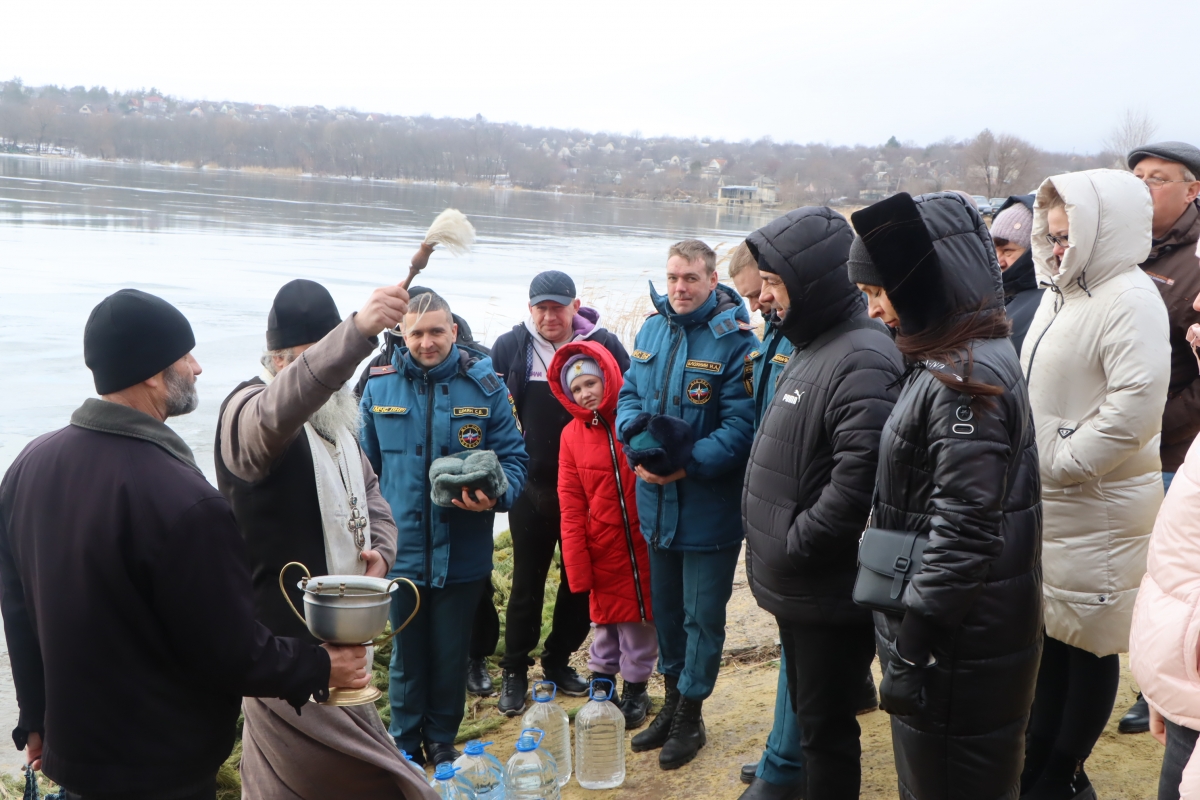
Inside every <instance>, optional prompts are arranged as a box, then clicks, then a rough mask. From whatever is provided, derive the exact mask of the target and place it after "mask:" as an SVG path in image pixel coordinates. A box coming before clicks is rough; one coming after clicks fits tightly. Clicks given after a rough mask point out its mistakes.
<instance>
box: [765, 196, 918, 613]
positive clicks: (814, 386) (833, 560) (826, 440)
mask: <svg viewBox="0 0 1200 800" xmlns="http://www.w3.org/2000/svg"><path fill="white" fill-rule="evenodd" d="M853 240H854V234H853V232H852V231H851V230H850V225H849V223H847V222H846V220H845V219H844V218H843V217H842V216H841V215H840V214H838V213H837V212H835V211H831V210H830V209H828V208H801V209H797V210H796V211H792V212H790V213H788V214H787V215H785V216H783V217H780V218H779V219H777V220H775V221H774V222H772V223H771V224H769V225H767V226H766V227H764V228H762V229H761V230H758V231H755V232H754V233H752V234H750V236H749V237H747V239H746V244H747V246H748V247H749V248H750V250H751V252H752V253H754V255H755V257H756V258H757V259H758V263H759V264H760V268H761V269H765V270H768V271H770V272H774V273H776V274H777V275H779V277H780V278H781V279H782V280H783V283H784V285H785V286H786V287H787V290H788V296H789V298H790V300H791V308H790V309H789V310H788V312H787V316H786V318H785V319H784V320H783V322H782V324H781V325H780V331H781V332H782V333H783V334H784V335H785V336H787V337H788V339H789V340H791V342H792V343H793V344H794V345H795V346H796V350H795V351H794V352H793V353H792V355H791V359H790V361H789V362H788V365H787V367H786V368H785V369H784V372H783V374H782V376H780V379H779V384H778V386H777V387H776V390H775V396H774V398H773V399H772V401H771V404H770V406H768V408H767V410H766V413H765V414H764V415H763V421H762V424H761V425H760V426H759V428H758V432H757V435H756V436H755V438H754V445H753V448H752V449H751V451H750V464H749V467H748V469H747V470H746V480H745V486H744V489H743V492H742V522H743V526H744V528H745V531H746V542H747V545H748V547H747V555H746V567H747V570H746V571H747V575H748V576H749V580H750V587H751V589H752V590H753V591H754V597H755V599H756V600H757V601H758V604H759V605H760V606H762V607H763V608H764V609H766V610H767V611H769V612H771V613H772V614H774V615H775V616H777V617H781V618H784V619H789V620H792V621H796V622H814V623H818V622H823V623H841V622H848V621H854V620H862V621H865V620H866V619H867V617H868V616H869V612H867V610H866V609H863V608H860V607H858V606H856V605H855V604H854V602H853V601H852V600H851V599H850V592H851V589H853V587H854V576H855V574H856V572H857V568H856V565H857V562H858V537H859V535H860V534H861V533H862V529H863V525H864V524H865V523H866V521H867V513H868V509H869V506H870V504H871V491H872V488H873V486H874V483H875V466H876V458H877V456H878V452H879V432H880V430H881V429H882V428H883V424H884V422H885V421H886V420H887V418H888V414H890V413H891V410H892V404H893V403H895V401H896V397H897V395H898V394H899V388H898V387H899V378H900V375H901V374H902V373H903V365H902V362H901V359H900V354H899V352H897V350H896V346H895V345H894V344H892V338H891V336H889V335H888V333H887V332H886V330H885V329H884V327H883V326H882V325H881V324H879V323H877V322H873V321H871V320H870V319H868V318H867V316H866V313H865V311H866V306H865V303H864V302H863V299H862V294H861V293H860V292H859V291H858V289H856V288H855V287H854V284H852V283H850V279H849V278H848V277H847V275H846V257H847V255H848V254H849V252H850V243H851V242H852V241H853Z"/></svg>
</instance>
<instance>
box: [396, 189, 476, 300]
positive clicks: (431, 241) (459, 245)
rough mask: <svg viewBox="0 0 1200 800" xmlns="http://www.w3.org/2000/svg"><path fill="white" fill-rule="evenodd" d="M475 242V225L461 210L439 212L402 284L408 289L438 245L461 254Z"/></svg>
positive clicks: (468, 249)
mask: <svg viewBox="0 0 1200 800" xmlns="http://www.w3.org/2000/svg"><path fill="white" fill-rule="evenodd" d="M474 243H475V226H474V225H472V224H471V221H470V220H468V219H467V217H466V215H465V214H463V213H462V212H461V211H459V210H457V209H454V208H447V209H446V210H445V211H443V212H442V213H440V214H438V215H437V219H435V220H434V221H433V224H432V225H430V226H429V232H428V233H426V234H425V241H424V242H422V243H421V247H420V249H419V250H417V252H416V253H415V254H414V255H413V257H412V266H410V267H409V268H408V277H407V278H405V279H404V283H402V284H401V286H403V287H404V288H405V289H407V288H408V287H409V285H410V284H411V283H412V282H413V278H415V277H417V273H419V272H420V271H421V270H423V269H425V265H427V264H428V263H429V256H431V255H432V254H433V248H434V247H435V246H436V245H439V244H440V245H441V246H442V247H444V248H446V250H448V251H449V252H450V253H451V254H452V255H456V256H461V255H463V254H464V253H469V252H470V251H471V245H472V244H474Z"/></svg>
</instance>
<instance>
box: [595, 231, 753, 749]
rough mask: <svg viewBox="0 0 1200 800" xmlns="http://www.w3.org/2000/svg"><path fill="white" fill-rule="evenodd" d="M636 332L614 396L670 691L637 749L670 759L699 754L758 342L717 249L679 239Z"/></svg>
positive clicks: (731, 551) (732, 556) (730, 565)
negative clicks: (722, 271) (663, 287)
mask: <svg viewBox="0 0 1200 800" xmlns="http://www.w3.org/2000/svg"><path fill="white" fill-rule="evenodd" d="M650 297H651V300H652V301H653V302H654V307H655V310H656V311H657V313H656V314H654V315H653V316H651V317H650V318H649V319H647V320H646V322H645V324H643V325H642V329H641V330H640V331H638V335H637V341H636V344H637V349H636V350H634V352H633V354H632V356H631V357H632V360H633V363H632V364H631V365H630V367H629V371H628V372H627V373H626V374H625V385H624V386H623V387H621V394H620V397H619V399H618V401H617V432H618V433H619V435H620V436H621V440H622V441H623V442H624V443H625V445H626V454H627V456H628V457H629V459H630V462H631V463H632V464H633V465H634V466H635V471H636V472H637V476H638V482H637V498H638V519H639V521H640V523H641V526H642V535H643V536H645V537H646V540H647V541H648V542H649V543H650V579H651V585H652V587H653V594H654V618H655V623H656V627H657V629H658V652H659V662H658V663H659V671H660V672H661V673H662V674H663V680H664V683H665V684H666V688H667V697H666V702H665V703H664V704H663V707H662V710H660V711H659V713H658V716H657V717H655V718H654V721H653V722H651V723H650V725H649V727H647V728H646V730H644V731H642V732H641V733H639V734H638V735H637V736H634V737H633V739H632V740H630V746H631V747H632V748H633V750H634V752H642V751H645V750H652V749H656V748H659V747H661V748H662V750H661V752H660V753H659V756H658V763H659V766H660V767H662V768H663V769H676V768H678V767H681V766H683V765H684V764H687V763H688V762H690V761H691V760H692V759H693V758H695V757H696V753H697V751H698V750H699V749H700V748H701V747H703V746H704V744H705V742H706V740H707V736H706V733H705V729H704V718H703V716H702V714H701V710H702V708H703V705H704V701H705V700H706V699H707V698H708V697H709V695H711V694H712V691H713V687H714V685H715V684H716V680H717V672H718V671H719V669H720V665H721V647H722V645H723V644H724V641H725V605H726V604H727V603H728V602H729V596H730V594H732V592H733V573H734V570H735V568H736V567H737V559H738V554H739V553H740V552H741V544H742V521H741V515H740V514H739V513H738V506H739V505H740V503H739V499H740V495H741V492H740V488H739V484H740V481H739V480H738V479H739V478H740V477H741V474H742V472H741V471H742V470H744V469H745V467H746V458H747V456H748V455H749V452H750V441H751V437H752V433H753V430H754V400H753V398H752V397H751V396H750V391H751V389H752V387H749V386H747V385H746V384H747V381H746V379H745V366H746V356H748V355H749V354H750V352H751V351H752V350H754V348H755V347H756V346H757V345H758V339H757V338H755V336H754V334H753V333H751V332H750V320H749V315H748V314H747V313H746V306H745V304H744V303H743V302H742V298H741V297H739V296H738V294H737V292H735V291H734V290H733V289H731V288H729V287H727V286H723V285H721V284H720V283H718V281H717V273H716V254H715V253H713V251H712V248H710V247H709V246H708V245H706V244H705V243H704V242H701V241H699V240H697V239H688V240H685V241H682V242H679V243H677V244H675V245H672V247H671V249H670V250H669V251H668V258H667V294H666V295H660V294H658V293H657V292H656V291H654V286H653V284H651V287H650Z"/></svg>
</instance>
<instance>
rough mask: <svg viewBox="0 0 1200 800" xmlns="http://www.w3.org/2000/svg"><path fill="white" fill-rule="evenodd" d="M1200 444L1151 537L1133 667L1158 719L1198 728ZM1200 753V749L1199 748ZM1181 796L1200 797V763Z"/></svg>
mask: <svg viewBox="0 0 1200 800" xmlns="http://www.w3.org/2000/svg"><path fill="white" fill-rule="evenodd" d="M1197 601H1200V438H1197V439H1196V440H1195V441H1193V442H1192V446H1191V447H1190V448H1189V449H1188V454H1187V458H1186V459H1185V460H1184V462H1183V466H1181V467H1180V468H1179V471H1178V472H1176V473H1175V479H1174V480H1173V481H1172V482H1171V491H1170V492H1168V493H1167V499H1166V500H1164V501H1163V504H1162V510H1161V511H1159V512H1158V521H1157V522H1155V523H1154V533H1153V534H1152V535H1151V536H1150V555H1149V557H1148V558H1147V561H1146V577H1145V578H1143V579H1142V588H1141V590H1140V591H1139V592H1138V598H1137V604H1136V605H1135V606H1134V608H1133V633H1132V634H1131V635H1130V641H1129V666H1130V669H1132V670H1133V677H1134V678H1136V679H1137V682H1138V686H1140V687H1141V689H1142V694H1143V695H1145V697H1146V701H1147V702H1148V703H1150V705H1152V706H1154V708H1155V709H1157V710H1158V712H1159V713H1160V714H1162V715H1163V716H1164V717H1166V718H1167V719H1169V720H1171V721H1172V722H1174V723H1175V724H1176V725H1182V726H1184V727H1185V728H1191V729H1192V730H1200V611H1198V609H1197ZM1197 753H1200V748H1197ZM1181 788H1183V789H1184V790H1185V791H1184V792H1183V793H1182V795H1181V796H1182V797H1184V798H1187V797H1200V758H1197V755H1196V754H1195V753H1194V754H1193V755H1192V759H1191V760H1190V761H1189V762H1188V766H1187V768H1186V769H1185V770H1184V773H1183V787H1181Z"/></svg>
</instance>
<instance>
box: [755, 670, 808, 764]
mask: <svg viewBox="0 0 1200 800" xmlns="http://www.w3.org/2000/svg"><path fill="white" fill-rule="evenodd" d="M756 774H757V775H758V777H760V778H762V779H763V780H764V781H766V782H767V783H773V784H775V785H776V786H794V785H797V784H802V783H804V750H803V749H802V748H801V747H800V721H799V720H798V719H796V712H795V710H794V709H793V708H792V699H791V696H790V695H789V694H788V685H787V657H786V656H785V655H784V654H783V653H782V652H780V654H779V685H778V686H776V687H775V722H774V724H773V725H772V726H771V734H770V735H769V736H768V737H767V747H766V749H765V750H763V755H762V758H761V759H760V760H759V762H758V772H757V773H756Z"/></svg>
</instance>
